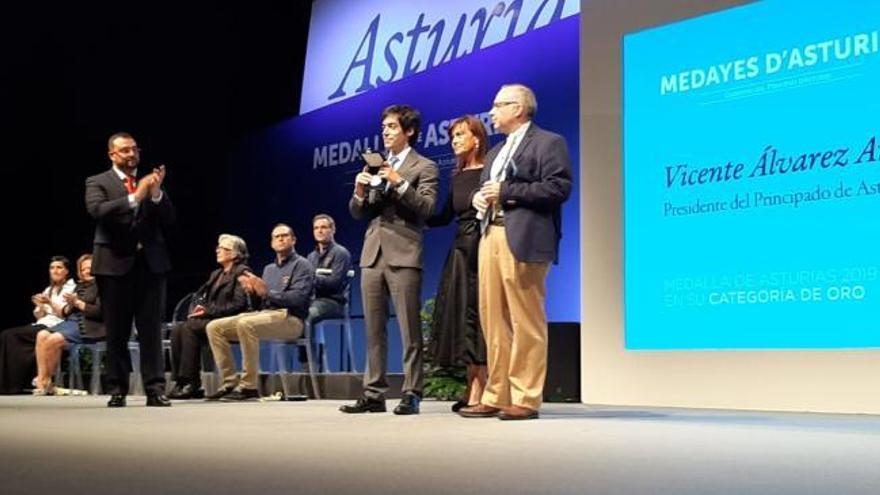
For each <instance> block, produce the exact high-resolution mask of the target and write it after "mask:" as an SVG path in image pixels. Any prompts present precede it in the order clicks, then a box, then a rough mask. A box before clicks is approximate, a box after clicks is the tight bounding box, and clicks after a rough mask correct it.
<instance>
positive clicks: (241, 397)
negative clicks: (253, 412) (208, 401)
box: [220, 388, 260, 402]
mask: <svg viewBox="0 0 880 495" xmlns="http://www.w3.org/2000/svg"><path fill="white" fill-rule="evenodd" d="M259 398H260V391H259V390H257V389H255V388H236V389H235V390H233V391H232V392H229V393H228V394H226V395H224V396H223V397H222V398H221V399H220V400H222V401H223V402H244V401H246V400H257V399H259Z"/></svg>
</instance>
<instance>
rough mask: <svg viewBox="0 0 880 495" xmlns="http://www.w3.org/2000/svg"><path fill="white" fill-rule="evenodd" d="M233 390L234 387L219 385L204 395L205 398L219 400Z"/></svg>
mask: <svg viewBox="0 0 880 495" xmlns="http://www.w3.org/2000/svg"><path fill="white" fill-rule="evenodd" d="M233 390H235V387H220V388H218V389H217V391H216V392H214V393H213V394H211V395H209V396H207V397H205V400H220V399H222V398H223V397H225V396H227V395H229V394H231V393H232V391H233Z"/></svg>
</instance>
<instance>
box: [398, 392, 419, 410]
mask: <svg viewBox="0 0 880 495" xmlns="http://www.w3.org/2000/svg"><path fill="white" fill-rule="evenodd" d="M421 401H422V399H421V398H420V397H419V396H418V395H416V394H414V393H411V392H410V393H406V394H403V398H402V399H400V404H398V405H397V407H395V408H394V414H397V415H399V416H406V415H409V414H418V413H419V402H421Z"/></svg>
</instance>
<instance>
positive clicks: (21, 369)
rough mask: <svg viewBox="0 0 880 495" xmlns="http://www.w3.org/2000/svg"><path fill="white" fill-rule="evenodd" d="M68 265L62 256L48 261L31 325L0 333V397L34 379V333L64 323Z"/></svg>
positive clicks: (21, 389) (68, 290)
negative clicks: (45, 282) (47, 281)
mask: <svg viewBox="0 0 880 495" xmlns="http://www.w3.org/2000/svg"><path fill="white" fill-rule="evenodd" d="M69 276H70V261H68V259H67V258H65V257H64V256H53V257H52V259H51V260H49V286H48V287H46V289H45V290H44V291H43V292H40V293H39V294H34V295H33V296H32V297H31V302H33V303H34V311H33V313H34V319H35V320H36V321H35V322H34V323H31V324H28V325H23V326H20V327H15V328H10V329H7V330H4V331H3V332H2V333H0V394H20V393H22V392H25V391H26V390H27V389H28V388H29V384H32V385H33V386H35V387H37V388H38V389H39V388H40V385H39V384H37V383H33V382H31V377H32V376H34V375H33V373H34V368H35V366H34V342H35V339H36V335H37V332H39V331H40V330H43V329H46V328H52V327H54V326H55V325H58V324H59V323H61V322H63V321H64V314H63V310H64V306H65V305H67V302H66V301H65V300H64V294H68V293H72V292H73V290H74V286H75V284H74V282H73V280H71V279H70V278H69Z"/></svg>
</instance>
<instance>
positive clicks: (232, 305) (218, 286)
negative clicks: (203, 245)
mask: <svg viewBox="0 0 880 495" xmlns="http://www.w3.org/2000/svg"><path fill="white" fill-rule="evenodd" d="M216 252H217V264H218V265H220V268H218V269H216V270H214V272H212V273H211V275H210V276H209V277H208V281H207V282H205V284H204V285H203V286H202V287H201V288H199V290H197V291H196V292H195V294H194V295H193V299H192V303H191V304H190V311H189V315H188V316H187V319H186V321H184V322H181V323H178V324H177V325H175V326H174V328H172V329H171V353H172V356H173V359H172V360H171V361H172V378H173V379H174V381H175V384H174V389H172V390H171V392H170V393H169V394H168V398H169V399H201V398H204V396H205V391H204V390H203V389H202V377H201V366H200V358H201V350H202V347H204V348H205V349H208V350H209V351H208V352H210V347H208V346H206V345H204V344H207V343H208V337H207V334H206V333H205V327H206V326H208V322H209V321H211V320H213V319H215V318H220V317H224V316H232V315H235V314H238V313H243V312H245V311H247V310H248V296H247V294H246V293H245V291H244V288H243V287H242V285H241V284H240V283H239V281H238V277H240V276H241V275H242V274H244V272H245V271H250V268H249V267H248V266H247V265H246V264H245V262H247V259H248V250H247V244H246V243H245V242H244V239H242V238H241V237H238V236H234V235H229V234H222V235H221V236H220V238H219V239H218V240H217V250H216Z"/></svg>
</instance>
